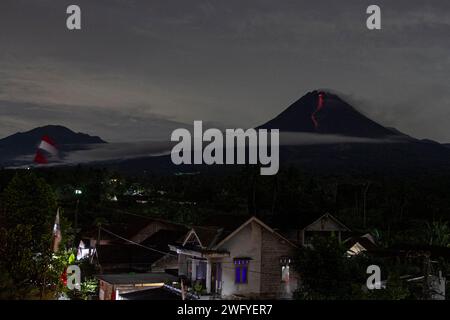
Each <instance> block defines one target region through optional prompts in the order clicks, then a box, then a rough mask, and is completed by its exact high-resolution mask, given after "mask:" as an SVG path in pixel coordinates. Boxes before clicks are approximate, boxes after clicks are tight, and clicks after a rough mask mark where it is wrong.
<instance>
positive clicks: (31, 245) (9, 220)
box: [0, 171, 67, 299]
mask: <svg viewBox="0 0 450 320" xmlns="http://www.w3.org/2000/svg"><path fill="white" fill-rule="evenodd" d="M56 208H57V201H56V197H55V195H54V193H53V191H52V190H51V188H50V186H49V185H48V184H47V183H46V182H45V181H44V180H43V179H41V178H39V177H37V176H36V175H35V174H34V173H33V172H28V171H27V172H21V173H18V174H16V176H15V177H14V178H13V179H12V180H11V181H10V183H9V184H8V186H7V187H6V188H5V190H4V191H3V193H2V195H1V211H0V221H1V234H2V242H1V247H0V268H1V269H6V270H8V275H7V276H8V281H7V282H5V283H9V286H10V287H12V288H14V289H15V290H12V291H9V292H13V294H12V295H11V296H9V298H11V299H15V298H19V299H33V298H37V297H39V295H37V292H39V293H40V297H41V298H42V297H43V294H44V291H45V290H44V289H47V288H53V289H54V288H55V287H56V286H57V284H58V281H59V275H60V274H61V271H62V270H60V268H58V267H57V266H52V260H53V252H52V248H51V243H52V227H53V223H54V219H55V214H56ZM61 225H62V226H66V227H67V223H66V221H64V219H63V220H62V221H61ZM66 229H67V228H66ZM63 230H64V228H63ZM64 239H66V241H67V237H65V236H64V233H63V240H64ZM61 246H64V243H62V244H61ZM5 291H6V292H8V290H6V289H5ZM47 293H48V292H47Z"/></svg>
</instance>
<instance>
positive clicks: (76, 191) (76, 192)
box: [75, 189, 83, 195]
mask: <svg viewBox="0 0 450 320" xmlns="http://www.w3.org/2000/svg"><path fill="white" fill-rule="evenodd" d="M75 194H76V195H80V194H83V191H81V190H80V189H75Z"/></svg>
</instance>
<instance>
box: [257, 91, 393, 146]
mask: <svg viewBox="0 0 450 320" xmlns="http://www.w3.org/2000/svg"><path fill="white" fill-rule="evenodd" d="M259 128H265V129H280V131H290V132H309V133H321V134H338V135H344V136H352V137H365V138H385V137H390V136H399V135H401V133H399V132H398V131H395V130H391V129H388V128H385V127H383V126H381V125H379V124H378V123H376V122H375V121H372V120H371V119H369V118H367V117H366V116H364V115H363V114H361V113H359V112H358V111H356V110H355V109H354V108H353V107H352V106H351V105H349V104H348V103H346V102H345V101H343V100H342V99H341V98H339V97H338V96H337V95H335V94H332V93H328V92H324V91H312V92H309V93H307V94H306V95H304V96H303V97H301V98H300V99H299V100H297V101H295V102H294V103H293V104H291V105H290V106H289V107H288V108H287V109H286V110H285V111H283V112H282V113H280V114H279V115H278V116H276V117H275V118H274V119H272V120H270V121H268V122H266V123H265V124H263V125H261V126H260V127H259Z"/></svg>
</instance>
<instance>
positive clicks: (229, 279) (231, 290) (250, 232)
mask: <svg viewBox="0 0 450 320" xmlns="http://www.w3.org/2000/svg"><path fill="white" fill-rule="evenodd" d="M261 240H262V227H261V226H260V225H259V224H257V223H254V222H253V223H251V224H249V225H247V226H245V227H244V228H243V229H242V230H240V231H239V232H238V233H237V234H236V235H235V236H234V237H233V238H231V239H230V240H228V241H227V242H226V243H225V244H224V245H223V246H222V247H221V248H220V249H224V250H226V251H228V252H230V256H229V257H227V258H222V259H220V260H218V261H221V262H222V282H223V283H222V296H223V297H229V296H231V295H243V296H247V297H249V296H258V295H259V293H260V289H261V285H260V284H261V273H260V272H261ZM239 257H249V258H251V260H250V262H249V264H248V275H247V279H248V281H247V283H242V284H236V283H235V282H234V280H235V279H234V275H235V268H234V263H233V258H239Z"/></svg>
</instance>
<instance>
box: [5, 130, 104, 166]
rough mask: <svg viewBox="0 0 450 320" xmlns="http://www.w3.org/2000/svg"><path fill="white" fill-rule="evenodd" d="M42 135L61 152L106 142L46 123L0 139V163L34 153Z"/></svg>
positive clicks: (11, 161)
mask: <svg viewBox="0 0 450 320" xmlns="http://www.w3.org/2000/svg"><path fill="white" fill-rule="evenodd" d="M43 136H49V137H51V139H52V140H54V141H55V142H56V144H57V147H58V149H59V151H61V152H67V151H72V150H79V149H82V148H83V145H86V144H95V143H106V142H105V141H104V140H102V139H101V138H99V137H97V136H91V135H88V134H85V133H80V132H78V133H76V132H74V131H72V130H70V129H68V128H66V127H63V126H57V125H47V126H43V127H38V128H35V129H32V130H30V131H26V132H18V133H15V134H12V135H10V136H8V137H6V138H3V139H0V164H3V165H4V164H10V163H13V162H14V159H15V158H17V157H20V156H24V155H30V154H34V153H35V152H36V147H37V145H38V144H39V142H40V141H41V138H42V137H43Z"/></svg>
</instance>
